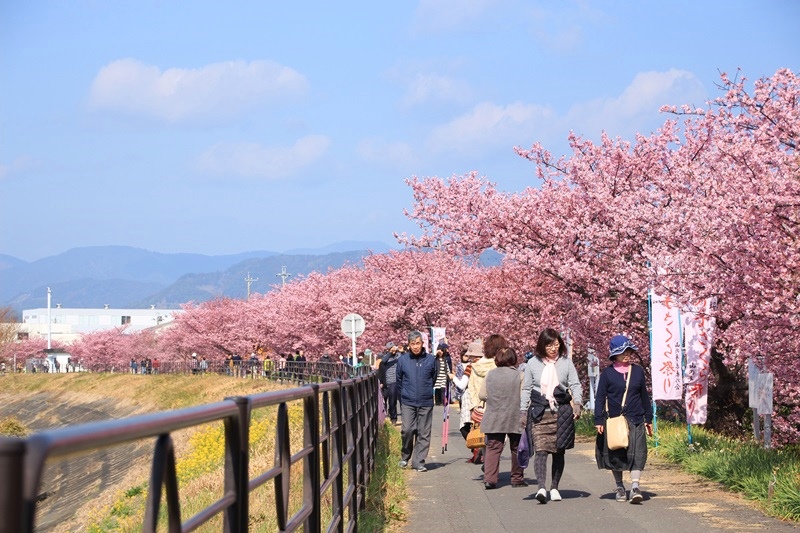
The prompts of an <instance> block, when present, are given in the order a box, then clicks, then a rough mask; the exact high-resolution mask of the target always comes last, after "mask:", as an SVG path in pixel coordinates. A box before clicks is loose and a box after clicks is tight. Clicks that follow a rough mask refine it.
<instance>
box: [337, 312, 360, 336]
mask: <svg viewBox="0 0 800 533" xmlns="http://www.w3.org/2000/svg"><path fill="white" fill-rule="evenodd" d="M342 333H344V334H345V335H347V336H348V337H353V336H356V337H360V336H361V334H362V333H364V319H363V318H361V315H357V314H355V313H350V314H349V315H347V316H346V317H344V319H342Z"/></svg>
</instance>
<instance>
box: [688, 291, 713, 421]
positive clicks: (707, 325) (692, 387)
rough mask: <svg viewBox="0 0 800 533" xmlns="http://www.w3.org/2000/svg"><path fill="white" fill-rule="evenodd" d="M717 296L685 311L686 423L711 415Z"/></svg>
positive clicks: (703, 419)
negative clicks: (709, 397) (712, 351)
mask: <svg viewBox="0 0 800 533" xmlns="http://www.w3.org/2000/svg"><path fill="white" fill-rule="evenodd" d="M715 307H716V299H715V298H709V299H706V300H702V301H700V302H698V303H697V304H696V305H695V306H693V308H692V309H691V310H690V311H689V312H687V313H684V314H683V338H684V346H685V349H686V370H685V372H684V382H685V383H686V422H687V423H689V424H705V423H706V419H707V417H708V375H709V372H710V371H711V347H712V346H713V342H714V324H715V321H714V317H713V314H712V313H713V310H714V308H715Z"/></svg>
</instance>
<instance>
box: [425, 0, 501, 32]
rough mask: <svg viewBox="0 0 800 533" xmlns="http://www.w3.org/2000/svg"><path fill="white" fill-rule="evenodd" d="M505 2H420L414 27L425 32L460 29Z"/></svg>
mask: <svg viewBox="0 0 800 533" xmlns="http://www.w3.org/2000/svg"><path fill="white" fill-rule="evenodd" d="M502 3H503V0H420V2H419V5H418V6H417V10H416V13H414V26H415V27H416V29H417V30H420V31H423V32H439V31H447V30H453V29H458V28H460V27H462V26H464V25H467V24H469V23H472V22H480V21H481V19H482V16H483V15H485V14H486V13H487V12H490V11H492V10H493V9H494V8H496V7H497V6H498V5H499V4H502Z"/></svg>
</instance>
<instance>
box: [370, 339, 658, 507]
mask: <svg viewBox="0 0 800 533" xmlns="http://www.w3.org/2000/svg"><path fill="white" fill-rule="evenodd" d="M637 350H638V348H637V347H636V346H635V345H634V344H633V342H632V341H631V340H630V339H629V338H628V337H626V336H623V335H617V336H615V337H613V338H612V339H611V341H610V343H609V355H608V357H609V361H610V364H609V366H608V367H607V368H606V369H605V370H604V371H603V372H602V373H601V375H600V379H599V381H598V384H597V393H596V398H595V405H594V412H593V413H592V416H593V419H594V424H595V426H596V430H597V438H596V460H597V466H598V468H600V469H606V470H610V471H611V473H612V477H613V480H614V489H613V492H612V494H613V497H614V499H615V500H616V501H618V502H627V501H630V502H631V503H634V504H638V503H641V502H642V501H643V499H644V497H643V495H642V492H641V488H640V481H641V477H642V472H643V470H644V468H645V464H646V461H647V435H652V421H653V412H652V405H651V402H650V396H649V394H648V392H647V387H646V379H645V374H644V371H643V369H642V367H640V366H638V365H636V364H633V362H632V355H633V354H634V353H635V352H636V351H637ZM378 365H379V366H378V376H379V381H380V384H381V385H380V386H381V389H382V393H383V398H384V402H385V406H386V410H387V412H388V415H389V418H390V420H391V422H392V423H393V424H397V418H398V416H399V417H400V418H401V441H402V446H401V453H400V461H399V465H400V467H402V468H408V467H410V468H413V469H414V470H416V471H417V472H426V471H427V470H428V468H427V466H426V458H427V455H428V453H429V449H430V445H431V429H432V421H433V409H434V406H435V405H441V404H442V403H443V402H446V401H447V399H449V398H450V397H451V395H450V394H449V393H446V392H445V391H446V390H448V391H449V390H450V388H451V386H452V389H453V391H454V393H453V394H452V400H453V404H454V405H455V404H457V405H458V407H459V410H460V416H459V418H458V419H459V429H460V432H461V435H462V436H463V437H464V440H465V443H466V444H467V446H468V447H469V448H471V456H469V457H468V458H467V462H470V463H473V464H476V465H481V470H482V472H483V473H482V476H483V487H484V489H485V490H493V489H497V488H498V479H499V472H500V467H501V465H500V463H501V461H500V459H501V456H502V453H503V450H504V449H505V443H506V442H508V445H509V450H510V454H511V472H510V474H511V487H513V488H524V487H528V486H529V483H528V481H527V479H526V476H525V469H526V468H527V467H528V466H529V464H528V459H529V458H530V460H531V461H532V466H533V474H534V477H535V482H536V484H537V489H536V493H535V495H534V498H535V499H536V500H537V501H538V502H539V503H540V504H545V503H548V502H558V501H561V500H562V495H561V491H560V482H561V479H562V476H563V474H564V470H565V466H566V452H567V450H569V449H572V448H573V447H574V446H575V421H576V420H578V419H579V418H580V417H581V414H582V410H583V387H582V385H581V381H580V379H579V376H578V371H577V369H576V367H575V365H574V363H573V361H572V359H571V358H570V357H569V356H568V349H567V344H566V342H565V341H564V339H563V338H562V336H561V334H560V333H559V332H558V331H556V330H555V329H552V328H547V329H544V330H543V331H542V332H541V333H540V334H539V337H538V339H537V343H536V346H535V347H534V349H533V350H532V351H531V352H527V353H526V354H525V355H524V356H523V357H522V358H520V357H519V356H518V354H517V351H516V350H515V349H514V348H513V347H512V346H510V343H509V342H508V340H507V339H506V338H505V337H503V336H502V335H499V334H492V335H489V336H487V337H486V338H485V339H479V340H476V341H473V342H471V343H469V344H468V345H467V346H466V347H465V348H464V349H463V350H462V351H461V353H460V357H459V359H458V361H457V362H456V363H455V365H453V361H452V360H451V357H450V355H449V345H448V344H447V343H446V342H442V343H440V344H439V345H437V348H436V351H435V353H434V354H428V353H427V352H426V348H425V343H424V341H423V335H422V334H421V333H420V332H419V331H411V332H410V333H409V334H408V342H407V345H406V347H405V349H404V348H402V347H398V346H396V345H395V344H394V343H391V342H390V343H388V344H387V345H386V350H385V352H384V354H382V357H381V358H380V359H379V361H378ZM398 401H399V403H400V409H399V411H398V409H397V403H398ZM618 416H622V417H623V418H624V420H625V425H626V427H627V429H626V430H625V431H626V432H627V437H628V439H627V442H628V444H627V446H624V447H618V446H616V445H615V444H609V441H608V438H609V437H608V431H607V430H606V426H607V420H608V419H609V418H613V417H618ZM548 460H549V462H550V470H549V476H548V468H547V466H548ZM625 471H628V472H629V473H630V483H631V485H630V486H631V489H630V494H628V492H627V491H626V488H625V485H624V480H623V473H624V472H625Z"/></svg>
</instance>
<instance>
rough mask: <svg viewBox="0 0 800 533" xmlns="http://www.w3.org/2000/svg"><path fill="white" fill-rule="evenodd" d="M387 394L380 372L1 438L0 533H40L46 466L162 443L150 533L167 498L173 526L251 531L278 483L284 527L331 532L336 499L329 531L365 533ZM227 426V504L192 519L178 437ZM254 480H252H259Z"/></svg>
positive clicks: (153, 471) (146, 527)
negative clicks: (264, 421)
mask: <svg viewBox="0 0 800 533" xmlns="http://www.w3.org/2000/svg"><path fill="white" fill-rule="evenodd" d="M379 398H380V392H379V390H378V380H377V376H376V374H375V373H374V372H372V373H370V374H368V375H363V376H357V377H354V378H351V379H345V380H342V379H339V380H337V381H328V382H323V383H311V384H308V385H305V386H302V387H298V388H294V389H287V390H281V391H272V392H265V393H260V394H255V395H251V396H240V397H233V398H227V399H225V400H223V401H221V402H218V403H214V404H208V405H201V406H196V407H191V408H186V409H180V410H175V411H166V412H160V413H154V414H149V415H141V416H134V417H130V418H125V419H120V420H113V421H105V422H93V423H88V424H81V425H76V426H70V427H65V428H59V429H53V430H46V431H41V432H39V433H36V434H34V435H32V436H30V437H28V438H25V439H15V438H2V437H0V533H11V532H13V533H17V532H33V531H34V527H35V521H36V511H37V501H38V500H39V499H40V494H39V492H40V484H41V482H42V474H43V470H44V467H45V462H46V461H47V460H48V459H53V458H63V457H66V456H68V455H72V454H78V453H87V452H90V451H95V450H101V449H105V448H109V447H111V446H115V445H119V444H123V443H131V442H136V441H140V440H142V439H150V438H155V442H156V443H155V447H154V451H153V453H152V457H151V460H150V480H149V489H148V495H147V500H146V503H145V506H146V507H145V514H144V523H143V524H142V531H145V532H150V531H156V529H157V526H158V517H159V512H160V511H161V509H160V506H161V502H162V492H163V493H165V501H166V509H165V511H166V516H167V530H168V531H170V532H189V531H193V530H195V529H197V528H198V527H200V526H201V525H203V524H205V523H207V522H209V521H210V520H211V519H212V518H214V517H215V516H217V515H219V514H222V516H223V530H224V531H225V532H230V533H239V532H247V531H248V530H249V514H248V509H249V500H250V498H249V496H250V493H251V492H252V491H254V490H255V489H257V488H258V487H261V486H263V485H265V484H266V483H269V482H272V483H273V486H274V494H275V510H276V514H277V517H276V518H277V523H278V528H279V531H295V530H297V529H298V528H300V527H303V529H304V530H305V531H310V532H319V531H322V530H323V524H322V521H323V512H322V508H323V506H322V505H321V499H322V497H323V495H325V497H326V501H330V502H331V505H330V507H331V509H330V510H329V511H328V512H329V513H330V520H329V522H328V523H327V524H325V526H324V530H325V531H326V532H333V531H340V532H342V531H348V532H350V531H356V530H357V525H358V522H357V521H358V512H359V510H361V509H362V508H363V505H364V498H365V495H366V486H367V484H368V482H369V478H370V475H371V473H372V471H373V468H374V465H375V454H376V450H377V438H378V412H379V406H378V403H379ZM292 401H301V402H302V406H303V446H302V448H301V449H300V450H299V451H296V452H295V453H294V454H292V453H291V450H290V432H291V430H290V425H289V414H288V413H289V410H288V406H287V402H292ZM268 406H277V415H276V420H275V462H274V464H273V466H272V468H270V469H269V470H267V471H265V472H259V473H255V474H254V473H252V472H250V465H249V459H250V451H251V450H250V424H251V414H252V413H253V411H254V410H256V409H261V408H264V407H268ZM215 421H223V423H224V435H225V456H224V489H223V494H222V497H221V498H220V499H218V500H217V501H216V502H214V503H212V504H211V505H210V506H208V507H206V508H205V509H202V510H201V511H199V512H197V513H196V514H195V515H194V516H191V517H189V518H188V519H185V520H184V519H183V517H182V516H181V508H180V505H179V499H178V496H179V494H178V490H179V487H178V478H177V474H176V457H175V446H174V442H173V439H172V433H173V432H176V431H178V430H181V429H186V428H191V427H194V426H198V425H201V424H206V423H209V422H215ZM299 462H302V472H303V481H302V491H303V495H302V505H301V506H300V508H299V509H297V510H296V511H294V512H293V513H292V514H290V507H289V492H290V484H289V477H290V472H291V470H292V468H293V466H294V465H295V464H297V463H299ZM251 476H252V477H251Z"/></svg>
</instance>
